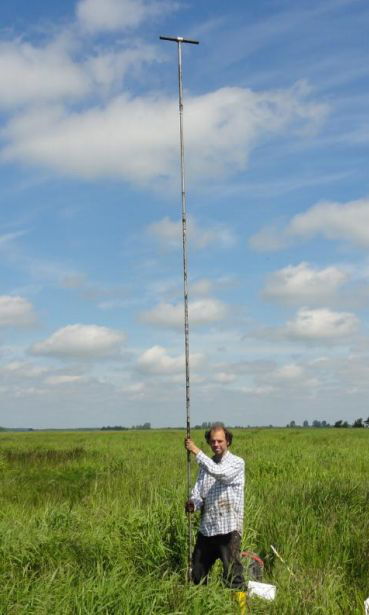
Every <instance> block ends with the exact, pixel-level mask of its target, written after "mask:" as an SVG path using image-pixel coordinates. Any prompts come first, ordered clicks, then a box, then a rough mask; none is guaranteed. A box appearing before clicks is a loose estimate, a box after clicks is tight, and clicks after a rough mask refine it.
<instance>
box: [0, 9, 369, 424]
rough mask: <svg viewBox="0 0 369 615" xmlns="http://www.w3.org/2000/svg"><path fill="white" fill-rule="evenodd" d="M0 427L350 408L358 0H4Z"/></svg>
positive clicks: (362, 228) (356, 374) (367, 260)
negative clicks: (184, 220)
mask: <svg viewBox="0 0 369 615" xmlns="http://www.w3.org/2000/svg"><path fill="white" fill-rule="evenodd" d="M0 21H1V31H0V73H1V80H0V117H1V133H0V199H1V208H0V280H1V286H0V425H2V426H5V427H21V426H23V427H33V428H47V427H78V426H79V427H82V426H91V427H99V426H102V425H108V424H110V425H117V424H120V425H126V426H131V425H133V424H138V423H143V422H147V421H149V422H151V424H152V425H153V426H154V427H160V426H170V425H172V426H175V425H183V424H184V423H185V381H184V339H183V337H184V336H183V283H182V254H181V222H180V217H181V216H180V191H179V190H180V177H179V127H178V97H177V96H178V94H177V92H178V89H177V88H178V86H177V50H176V45H175V44H173V43H168V42H164V41H160V40H159V36H160V35H169V36H184V37H188V38H194V39H198V40H199V41H200V45H199V46H193V45H187V46H184V47H183V70H184V129H185V156H186V187H187V212H188V229H189V231H188V241H189V245H188V249H189V317H190V369H191V416H192V422H193V423H201V422H202V421H211V420H223V421H224V422H226V423H228V424H231V425H235V424H236V425H269V424H274V425H285V424H287V423H288V422H289V421H291V420H295V421H296V422H297V423H301V422H302V421H304V420H306V419H307V420H309V422H311V421H312V420H314V419H319V420H327V421H328V422H334V421H336V420H338V419H344V420H349V421H352V420H353V419H355V418H357V417H363V418H366V417H367V416H368V415H369V406H368V403H367V400H368V393H369V330H368V324H369V323H368V306H369V255H368V251H369V176H368V145H369V116H368V103H369V63H368V42H367V41H368V38H367V32H368V26H369V4H368V2H367V0H319V1H318V0H313V1H311V0H309V1H308V0H300V1H299V2H295V1H293V0H259V2H253V3H246V2H244V0H234V1H233V2H232V3H224V2H221V1H220V0H213V1H212V2H209V0H207V1H205V0H196V2H195V0H186V2H184V1H182V0H74V1H72V0H64V1H63V2H56V1H55V0H52V1H51V2H48V3H46V2H44V0H34V1H33V2H32V3H30V2H26V0H13V2H9V1H5V2H3V3H2V4H1V6H0Z"/></svg>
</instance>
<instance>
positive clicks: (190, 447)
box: [184, 438, 201, 455]
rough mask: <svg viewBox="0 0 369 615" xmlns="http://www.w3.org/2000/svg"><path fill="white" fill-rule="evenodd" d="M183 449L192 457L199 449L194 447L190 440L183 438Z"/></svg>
mask: <svg viewBox="0 0 369 615" xmlns="http://www.w3.org/2000/svg"><path fill="white" fill-rule="evenodd" d="M184 445H185V448H186V449H187V450H188V451H190V453H192V454H193V455H197V453H199V452H200V450H201V449H199V448H198V446H196V444H195V443H194V442H193V441H192V440H191V438H185V442H184Z"/></svg>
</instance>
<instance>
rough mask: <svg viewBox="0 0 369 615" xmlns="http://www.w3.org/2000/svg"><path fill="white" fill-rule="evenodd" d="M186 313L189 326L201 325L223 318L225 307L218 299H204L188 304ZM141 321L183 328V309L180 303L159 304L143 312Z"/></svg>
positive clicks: (225, 311)
mask: <svg viewBox="0 0 369 615" xmlns="http://www.w3.org/2000/svg"><path fill="white" fill-rule="evenodd" d="M188 313H189V321H190V326H192V325H203V324H209V323H213V322H217V321H219V320H222V319H223V318H225V316H226V314H227V307H226V305H225V304H224V303H222V302H221V301H219V300H218V299H210V298H208V299H205V298H204V299H199V300H198V301H192V302H189V305H188ZM141 320H142V321H143V322H147V323H151V324H156V325H160V326H163V327H175V328H177V327H183V321H184V308H183V305H182V304H180V303H178V304H174V305H173V304H172V303H160V304H159V305H157V306H156V307H154V308H153V309H152V310H149V311H147V312H143V313H142V314H141Z"/></svg>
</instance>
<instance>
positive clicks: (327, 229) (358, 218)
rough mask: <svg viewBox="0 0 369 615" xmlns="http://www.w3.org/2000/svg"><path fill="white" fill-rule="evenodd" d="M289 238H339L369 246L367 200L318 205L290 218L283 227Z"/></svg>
mask: <svg viewBox="0 0 369 615" xmlns="http://www.w3.org/2000/svg"><path fill="white" fill-rule="evenodd" d="M287 233H288V234H289V235H295V236H299V237H305V238H307V237H312V236H313V235H317V234H319V235H323V237H326V238H327V239H343V240H345V241H350V242H352V243H354V244H356V245H359V246H362V247H368V246H369V199H360V200H357V201H351V202H348V203H331V202H329V203H318V204H317V205H314V206H313V207H311V208H310V209H308V210H307V211H306V212H304V213H302V214H298V215H296V216H294V217H293V218H292V220H291V222H290V223H289V225H288V227H287Z"/></svg>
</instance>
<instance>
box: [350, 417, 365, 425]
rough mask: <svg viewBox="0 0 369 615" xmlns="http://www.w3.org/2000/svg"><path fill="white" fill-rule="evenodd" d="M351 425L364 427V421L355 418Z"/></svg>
mask: <svg viewBox="0 0 369 615" xmlns="http://www.w3.org/2000/svg"><path fill="white" fill-rule="evenodd" d="M352 426H353V427H364V423H363V419H361V418H360V419H356V420H355V421H354V422H353V423H352Z"/></svg>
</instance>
